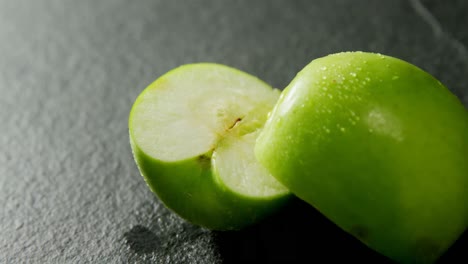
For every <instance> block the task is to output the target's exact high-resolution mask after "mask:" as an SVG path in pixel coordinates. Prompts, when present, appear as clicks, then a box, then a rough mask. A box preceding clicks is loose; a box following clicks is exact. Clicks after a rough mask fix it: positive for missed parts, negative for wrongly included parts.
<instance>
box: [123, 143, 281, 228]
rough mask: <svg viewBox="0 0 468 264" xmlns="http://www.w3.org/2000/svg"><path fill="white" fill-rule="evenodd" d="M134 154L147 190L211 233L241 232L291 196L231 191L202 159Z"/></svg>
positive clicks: (138, 149)
mask: <svg viewBox="0 0 468 264" xmlns="http://www.w3.org/2000/svg"><path fill="white" fill-rule="evenodd" d="M131 145H132V150H133V155H134V158H135V160H136V163H137V165H138V168H139V170H140V172H141V174H142V176H143V177H144V179H145V181H146V183H147V185H148V187H149V188H150V189H151V191H152V192H153V193H154V194H156V195H157V197H158V198H159V199H160V200H161V201H162V202H163V204H164V205H165V206H166V207H167V208H169V209H170V210H171V211H172V212H174V213H176V214H177V215H179V216H180V217H182V218H183V219H185V220H186V221H188V222H190V223H192V224H195V225H198V226H202V227H205V228H208V229H211V230H220V231H224V230H239V229H242V228H244V227H247V226H249V225H253V224H255V223H257V222H259V221H261V220H263V219H264V218H265V217H267V216H268V215H270V214H272V213H273V212H275V211H277V210H278V209H279V208H281V207H282V206H283V205H284V204H285V203H286V202H287V201H288V200H289V198H290V195H289V194H288V195H280V196H277V197H269V198H268V199H253V198H251V197H245V196H244V197H243V196H240V195H239V194H237V193H234V192H232V191H231V190H230V189H229V188H227V187H226V186H224V185H223V183H222V182H220V181H219V180H217V177H216V175H215V173H214V172H213V170H212V169H211V167H210V161H209V160H205V158H203V157H196V158H191V159H187V160H183V161H179V162H171V163H167V162H163V161H158V160H155V159H153V158H152V157H150V156H148V155H146V154H145V153H144V152H143V151H141V149H140V148H138V146H136V145H135V144H134V143H133V140H131Z"/></svg>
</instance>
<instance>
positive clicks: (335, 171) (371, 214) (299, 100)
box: [255, 52, 468, 262]
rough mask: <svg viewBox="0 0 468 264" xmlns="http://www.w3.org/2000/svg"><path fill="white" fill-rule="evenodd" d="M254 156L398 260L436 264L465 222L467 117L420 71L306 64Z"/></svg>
mask: <svg viewBox="0 0 468 264" xmlns="http://www.w3.org/2000/svg"><path fill="white" fill-rule="evenodd" d="M255 155H256V157H257V159H258V160H259V162H260V163H261V164H262V165H263V166H265V167H266V168H267V169H268V170H269V171H270V172H271V173H272V175H273V176H274V177H275V178H277V179H278V180H279V181H280V182H281V183H283V184H284V185H285V186H286V187H288V188H289V189H290V191H291V192H292V193H294V194H295V195H297V196H298V197H299V198H301V199H303V200H305V201H307V202H308V203H309V204H311V205H313V206H314V207H316V208H317V209H318V210H319V211H320V212H321V213H322V214H324V215H325V216H326V217H328V218H329V219H330V220H332V221H333V222H334V223H335V224H336V225H337V226H339V227H341V228H342V229H343V230H345V231H347V232H349V233H350V234H352V235H354V236H355V237H356V238H357V239H359V240H360V241H362V242H363V243H365V244H366V245H367V246H368V247H370V248H372V249H374V250H376V251H378V252H380V253H382V254H384V255H386V256H388V257H390V258H392V259H394V260H396V261H399V262H433V261H435V260H436V259H438V257H439V256H440V255H441V254H443V253H444V251H445V250H446V249H447V248H448V247H450V245H451V244H452V243H453V242H454V241H455V240H456V239H457V238H458V237H459V236H460V235H461V234H462V233H463V231H464V230H465V229H466V228H467V226H468V112H467V111H466V109H465V108H464V106H463V105H462V104H461V103H460V101H459V100H458V99H457V97H456V96H455V95H453V94H452V93H450V91H449V90H448V89H447V88H446V87H445V86H443V85H442V84H441V83H440V82H439V81H437V80H436V79H435V78H434V77H433V76H431V75H430V74H428V73H426V72H425V71H423V70H421V69H420V68H418V67H416V66H414V65H412V64H410V63H408V62H405V61H402V60H400V59H397V58H393V57H389V56H384V55H381V54H374V53H366V52H344V53H338V54H332V55H329V56H325V57H322V58H319V59H316V60H314V61H312V62H311V63H310V64H309V65H307V66H306V67H305V68H304V69H303V70H301V71H300V72H299V73H298V74H297V76H296V77H295V78H294V79H293V80H292V82H291V83H290V84H289V85H288V87H286V88H285V90H284V91H283V93H282V95H281V97H280V99H279V101H278V103H277V104H276V106H275V107H274V109H273V110H272V113H271V115H270V116H269V118H268V120H267V122H266V124H265V126H264V129H263V130H262V132H261V133H260V135H259V137H258V139H257V143H256V146H255Z"/></svg>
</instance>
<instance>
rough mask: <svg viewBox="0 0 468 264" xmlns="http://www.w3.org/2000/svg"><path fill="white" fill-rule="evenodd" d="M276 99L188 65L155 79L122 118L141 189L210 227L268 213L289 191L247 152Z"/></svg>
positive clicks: (266, 90) (227, 72)
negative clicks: (142, 181)
mask: <svg viewBox="0 0 468 264" xmlns="http://www.w3.org/2000/svg"><path fill="white" fill-rule="evenodd" d="M278 97H279V91H278V90H275V89H272V88H271V87H270V86H269V85H267V84H266V83H264V82H262V81H261V80H259V79H257V78H255V77H253V76H251V75H248V74H246V73H244V72H241V71H239V70H236V69H233V68H230V67H228V66H224V65H219V64H212V63H198V64H188V65H184V66H181V67H178V68H176V69H174V70H172V71H170V72H168V73H166V74H165V75H163V76H161V77H160V78H159V79H157V80H156V81H155V82H154V83H152V84H151V85H150V86H149V87H147V88H146V89H145V90H144V91H143V92H142V93H141V94H140V95H139V97H138V98H137V100H136V101H135V103H134V105H133V107H132V110H131V112H130V117H129V133H130V142H131V147H132V151H133V154H134V158H135V161H136V163H137V165H138V168H139V170H140V172H141V174H142V176H143V177H144V179H145V181H146V183H147V184H148V186H149V187H150V188H151V190H152V191H153V192H154V193H155V194H156V195H157V196H158V197H159V198H160V200H161V201H162V202H163V203H164V204H165V205H166V206H167V207H168V208H170V209H171V210H172V211H173V212H175V213H176V214H178V215H179V216H181V217H182V218H184V219H186V220H187V221H189V222H192V223H193V224H197V225H200V226H204V227H207V228H210V229H217V230H230V229H240V228H242V227H244V226H247V225H250V224H253V223H255V222H257V221H259V220H261V219H262V218H264V217H265V216H267V215H268V214H270V213H272V212H274V211H275V210H276V209H277V208H279V207H280V206H281V205H282V204H284V202H285V201H287V198H288V197H289V191H288V190H287V189H286V188H285V187H284V186H283V185H282V184H280V183H279V182H278V181H277V180H276V179H275V178H273V177H272V176H271V175H270V174H269V172H268V171H267V170H266V169H265V168H263V167H262V166H261V165H260V164H259V163H258V162H257V160H256V158H255V155H254V152H253V149H254V145H255V140H256V137H257V135H258V132H259V129H261V128H262V127H263V124H264V122H265V120H266V117H267V114H268V112H269V111H270V110H271V109H272V108H273V106H274V104H275V103H276V101H277V99H278Z"/></svg>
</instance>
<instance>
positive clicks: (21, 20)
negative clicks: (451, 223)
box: [0, 0, 468, 263]
mask: <svg viewBox="0 0 468 264" xmlns="http://www.w3.org/2000/svg"><path fill="white" fill-rule="evenodd" d="M467 13H468V2H466V1H463V0H458V1H445V2H442V1H435V0H424V1H421V2H420V1H417V0H408V1H403V0H400V1H366V0H356V1H344V0H343V1H327V0H320V1H319V0H317V1H306V0H302V1H279V0H274V1H267V0H261V1H247V0H243V1H216V0H211V1H208V0H201V1H200V0H196V1H163V0H160V1H151V0H140V1H130V0H101V1H94V0H81V1H72V0H29V1H28V0H15V1H11V0H0V125H1V132H0V204H1V205H2V206H1V207H0V263H128V262H130V263H147V262H148V263H149V262H152V263H223V262H224V263H238V262H240V261H246V260H255V261H257V262H274V261H283V262H285V261H289V262H294V261H298V260H300V259H303V258H305V259H310V260H314V259H316V258H319V257H328V258H330V259H337V257H341V256H344V257H346V258H348V259H350V260H351V259H355V260H363V259H369V260H374V261H384V260H385V259H384V258H383V257H381V256H380V255H378V254H375V253H373V252H372V251H370V250H369V249H366V248H365V247H363V246H362V245H361V244H359V243H357V242H356V241H355V240H354V239H353V238H351V237H349V236H348V235H346V234H344V233H343V232H341V231H340V230H338V229H337V228H336V227H335V226H334V225H333V224H331V223H330V222H328V221H327V220H326V219H324V218H323V217H321V216H320V214H318V213H317V212H316V211H314V210H313V209H312V208H310V207H309V206H306V205H304V204H303V203H301V202H299V201H296V202H295V203H294V204H293V205H291V206H290V207H288V208H286V209H285V211H283V212H281V213H279V214H278V215H277V216H275V217H272V218H270V219H268V220H266V221H265V222H263V223H261V224H259V225H256V226H254V227H251V228H248V229H246V230H244V231H240V232H229V233H221V232H211V231H208V230H205V229H201V228H198V227H195V226H192V225H190V224H188V223H186V222H184V221H183V220H181V219H180V218H178V217H177V216H175V215H174V214H172V213H171V212H169V211H168V210H166V209H165V208H164V207H163V206H162V205H161V204H160V202H159V201H158V199H157V198H155V197H154V195H152V193H151V192H150V191H149V189H148V188H147V187H146V186H145V184H144V181H143V179H142V178H141V176H140V175H139V174H138V171H137V168H136V166H135V164H134V161H133V160H132V156H131V152H130V146H129V143H128V135H127V129H128V128H127V117H128V113H129V110H130V107H131V105H132V103H133V100H134V99H135V98H136V96H137V95H138V94H139V93H140V92H141V90H142V89H144V88H145V87H146V86H147V85H148V84H149V83H150V82H152V81H153V80H154V79H155V78H157V77H158V76H159V75H161V74H163V73H165V72H166V71H168V70H170V69H171V68H173V67H176V66H178V65H180V64H184V63H190V62H199V61H211V62H217V63H223V64H227V65H231V66H233V67H237V68H240V69H242V70H244V71H247V72H249V73H251V74H254V75H257V76H259V77H260V78H262V79H263V80H265V81H267V82H269V83H270V84H272V85H273V86H275V87H280V88H282V87H284V86H286V85H287V84H288V83H289V81H290V80H291V79H292V78H293V77H294V74H295V73H296V72H297V71H298V70H300V69H301V68H302V67H303V66H305V65H306V64H307V63H308V62H309V61H310V60H312V59H314V58H316V57H319V56H323V55H326V54H329V53H333V52H338V51H345V50H365V51H376V52H381V53H385V54H388V55H393V56H397V57H400V58H402V59H405V60H408V61H410V62H412V63H415V64H416V65H418V66H420V67H421V68H423V69H425V70H427V71H429V72H430V73H432V74H434V75H435V76H436V77H437V78H439V79H440V80H441V81H442V82H443V83H445V84H446V85H447V86H448V87H449V88H450V89H451V90H452V91H453V92H454V93H455V94H456V95H457V96H459V98H460V99H462V101H463V102H464V104H465V106H467V107H468V51H467V45H468V35H467V31H466V28H468V21H467V16H466V14H467ZM466 237H467V235H466V234H465V235H464V236H463V237H462V239H461V240H460V241H459V242H458V243H456V244H455V245H454V247H453V248H451V249H450V250H449V251H448V252H447V254H446V255H445V256H444V257H443V259H442V260H444V261H443V262H450V260H454V259H455V258H459V259H461V262H460V263H463V262H468V255H467V254H466V252H463V251H465V250H464V248H466V245H467V238H466ZM302 241H306V242H307V243H303V242H302ZM463 260H464V261H463Z"/></svg>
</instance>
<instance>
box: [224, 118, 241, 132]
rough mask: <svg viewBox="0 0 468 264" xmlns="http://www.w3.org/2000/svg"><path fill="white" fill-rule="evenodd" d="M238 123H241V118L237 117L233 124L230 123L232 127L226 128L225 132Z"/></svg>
mask: <svg viewBox="0 0 468 264" xmlns="http://www.w3.org/2000/svg"><path fill="white" fill-rule="evenodd" d="M240 121H242V117H238V118H237V119H236V120H235V121H234V123H232V125H230V126H229V127H228V128H227V130H230V129H232V128H234V127H235V126H236V125H237V124H238V123H239V122H240Z"/></svg>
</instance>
